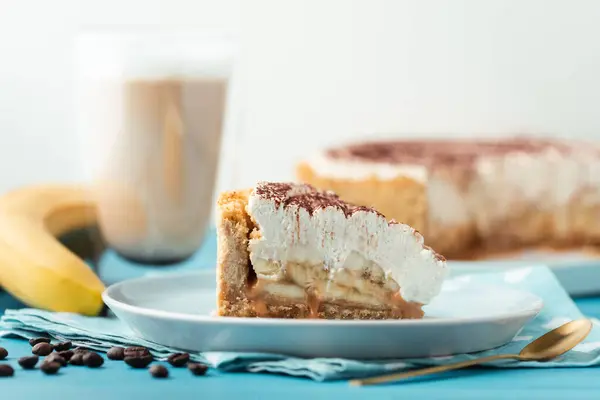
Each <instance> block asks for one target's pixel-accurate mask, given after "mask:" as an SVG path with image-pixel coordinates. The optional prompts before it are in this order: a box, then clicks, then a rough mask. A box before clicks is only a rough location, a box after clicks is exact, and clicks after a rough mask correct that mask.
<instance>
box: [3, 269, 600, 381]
mask: <svg viewBox="0 0 600 400" xmlns="http://www.w3.org/2000/svg"><path fill="white" fill-rule="evenodd" d="M459 279H469V280H471V281H472V282H473V283H479V282H481V283H486V284H496V285H509V286H511V287H514V288H518V289H522V290H526V291H529V292H531V293H534V294H536V295H538V296H539V297H541V298H542V299H543V300H544V305H545V306H544V309H543V310H542V312H541V313H540V314H539V315H538V316H537V317H536V318H535V319H534V320H532V321H530V322H529V323H528V324H527V325H526V326H525V327H524V328H523V329H522V330H521V332H520V333H519V334H518V335H517V336H516V337H515V338H514V339H513V340H512V342H510V343H508V344H506V345H505V346H502V347H500V348H496V349H493V350H489V351H484V352H480V353H472V354H459V355H455V356H448V357H436V358H426V359H403V360H385V361H357V360H346V359H335V358H313V359H303V358H296V357H289V356H286V355H273V354H256V353H227V352H205V353H195V354H191V358H192V359H193V360H195V361H202V362H205V363H207V364H209V365H211V366H212V367H214V368H217V369H219V370H223V371H249V372H271V373H280V374H287V375H293V376H302V377H308V378H311V379H314V380H317V381H325V380H335V379H349V378H357V377H366V376H371V375H376V374H381V373H386V372H392V371H398V370H403V369H409V368H416V367H422V366H428V365H440V364H449V363H453V362H456V361H463V360H469V359H473V358H477V357H482V356H488V355H493V354H500V353H518V352H519V351H520V350H521V349H522V348H523V347H524V346H525V345H526V344H527V343H529V342H530V341H531V340H533V339H535V338H536V337H538V336H540V335H542V334H543V333H545V332H547V331H548V330H550V329H553V328H555V327H557V326H559V325H561V324H563V323H565V322H567V321H569V320H573V319H578V318H582V317H583V316H582V314H581V312H580V311H579V309H578V308H577V306H576V305H575V304H574V303H573V301H572V300H571V298H570V297H569V296H568V294H567V293H566V292H565V291H564V289H563V288H562V287H561V285H560V283H559V282H558V281H557V280H556V278H555V277H554V274H552V272H551V271H550V270H549V269H548V268H546V267H527V268H520V269H513V270H509V271H505V272H493V273H478V274H472V275H464V276H462V277H460V278H459ZM599 323H600V321H597V320H594V326H595V328H594V329H593V330H592V332H591V333H590V335H589V336H588V338H587V339H586V340H585V342H583V343H581V344H579V345H578V346H577V347H576V348H575V349H573V350H572V351H571V352H569V353H567V354H565V355H564V356H562V357H560V358H558V359H556V360H553V361H551V362H545V363H540V362H506V361H500V362H498V363H492V364H489V365H492V366H497V367H502V368H511V367H545V368H548V367H587V366H595V365H600V329H598V327H597V325H598V324H599ZM41 334H46V335H49V336H52V337H54V338H56V339H58V340H70V341H72V342H73V343H74V344H75V345H77V346H85V347H88V348H92V349H95V350H98V351H106V350H107V349H108V348H110V347H111V346H115V345H140V346H145V347H147V348H149V349H150V350H151V352H152V353H153V354H154V356H155V357H157V358H159V359H165V358H166V356H167V355H168V354H170V353H171V352H174V351H176V349H170V348H167V347H165V346H161V345H157V344H155V343H151V342H148V341H146V340H144V339H140V338H137V337H136V336H135V335H134V334H133V333H132V331H131V330H130V329H129V328H128V327H126V326H125V325H124V324H122V323H120V322H119V321H118V320H117V319H114V318H100V317H83V316H80V315H74V314H68V313H52V312H47V311H41V310H37V309H20V310H7V311H6V313H5V314H4V316H2V318H1V320H0V336H17V337H21V338H31V337H36V336H39V335H41Z"/></svg>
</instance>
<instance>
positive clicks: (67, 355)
mask: <svg viewBox="0 0 600 400" xmlns="http://www.w3.org/2000/svg"><path fill="white" fill-rule="evenodd" d="M57 354H58V355H59V356H61V357H62V358H64V359H65V360H67V361H69V360H70V359H71V357H73V354H75V353H74V352H73V350H65V351H60V352H58V353H57Z"/></svg>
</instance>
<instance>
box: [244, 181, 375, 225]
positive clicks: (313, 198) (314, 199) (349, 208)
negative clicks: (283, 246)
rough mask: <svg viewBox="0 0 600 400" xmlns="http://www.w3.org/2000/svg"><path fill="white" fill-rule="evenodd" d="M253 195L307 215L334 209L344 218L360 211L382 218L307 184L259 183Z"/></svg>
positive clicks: (369, 210) (367, 209) (365, 208)
mask: <svg viewBox="0 0 600 400" xmlns="http://www.w3.org/2000/svg"><path fill="white" fill-rule="evenodd" d="M255 193H256V194H257V195H258V196H260V197H262V198H264V199H268V200H272V201H274V202H275V206H276V207H281V206H283V207H289V206H296V207H298V208H302V209H304V210H306V211H307V212H308V214H309V215H313V214H314V212H315V211H317V210H320V209H324V208H327V207H334V208H337V209H338V210H340V211H342V212H343V213H344V215H345V216H346V217H349V216H351V215H353V214H355V213H357V212H361V211H362V212H369V213H375V214H377V215H379V216H381V217H384V216H383V215H382V214H381V213H380V212H378V211H377V210H375V209H373V208H369V207H364V206H357V205H354V204H350V203H347V202H345V201H343V200H342V199H340V198H339V197H338V196H337V195H336V194H335V193H333V192H331V191H322V190H318V189H316V188H314V187H313V186H311V185H308V184H298V183H287V182H284V183H282V182H259V183H258V184H257V186H256V189H255ZM298 218H299V216H298Z"/></svg>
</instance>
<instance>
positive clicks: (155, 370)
mask: <svg viewBox="0 0 600 400" xmlns="http://www.w3.org/2000/svg"><path fill="white" fill-rule="evenodd" d="M150 374H151V375H152V376H153V377H155V378H168V377H169V370H168V369H166V368H165V367H164V366H162V365H160V364H156V365H153V366H151V367H150Z"/></svg>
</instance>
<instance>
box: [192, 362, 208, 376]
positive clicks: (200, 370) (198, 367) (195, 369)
mask: <svg viewBox="0 0 600 400" xmlns="http://www.w3.org/2000/svg"><path fill="white" fill-rule="evenodd" d="M188 369H189V370H190V371H191V372H192V374H194V375H196V376H201V375H205V374H206V371H208V367H207V366H206V365H204V364H200V363H189V364H188Z"/></svg>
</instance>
